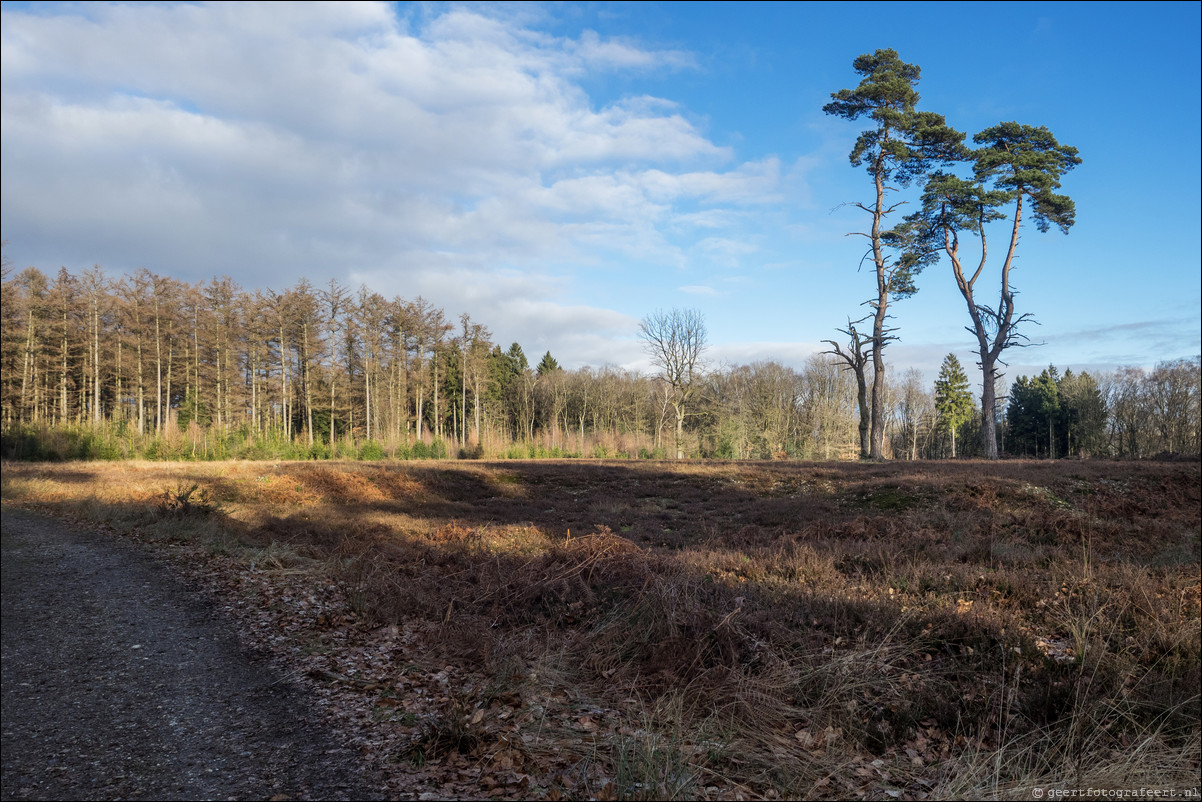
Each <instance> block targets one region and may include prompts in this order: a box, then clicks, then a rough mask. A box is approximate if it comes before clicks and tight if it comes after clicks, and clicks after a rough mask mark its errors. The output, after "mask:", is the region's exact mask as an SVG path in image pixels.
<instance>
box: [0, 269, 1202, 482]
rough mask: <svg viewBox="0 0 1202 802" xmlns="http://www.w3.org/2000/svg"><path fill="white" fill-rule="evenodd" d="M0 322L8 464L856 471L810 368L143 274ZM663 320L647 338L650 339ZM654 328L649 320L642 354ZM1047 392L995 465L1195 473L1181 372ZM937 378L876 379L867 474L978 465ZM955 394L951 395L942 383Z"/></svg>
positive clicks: (98, 281)
mask: <svg viewBox="0 0 1202 802" xmlns="http://www.w3.org/2000/svg"><path fill="white" fill-rule="evenodd" d="M0 301H2V302H0V360H2V362H0V364H2V367H3V370H2V373H3V380H2V382H0V421H2V422H3V430H4V438H5V445H4V454H5V456H9V457H13V456H17V457H20V456H26V457H31V456H33V457H36V456H60V457H67V456H82V457H87V456H100V457H111V458H120V457H135V456H136V457H151V458H205V457H207V458H225V457H248V458H254V457H259V458H267V457H271V458H281V457H285V458H286V457H294V458H295V457H299V458H309V457H316V458H325V457H382V456H397V457H440V456H465V457H473V456H489V457H498V456H501V457H535V456H564V457H566V456H599V457H672V456H678V455H679V456H687V457H710V458H719V459H748V458H752V459H771V458H778V459H779V458H793V459H846V458H855V457H856V456H857V454H858V453H859V445H860V432H859V430H858V409H859V402H858V396H862V388H858V387H857V382H856V379H855V376H854V374H853V372H851V371H848V370H846V369H845V367H846V365H845V364H844V363H843V361H842V360H840V359H839V358H838V357H837V356H833V355H828V354H816V355H814V356H813V357H811V358H810V359H809V360H808V361H807V362H806V363H805V364H804V366H802V367H801V368H800V369H794V368H792V367H788V366H785V365H782V364H779V363H777V362H771V361H766V362H756V363H754V364H751V365H734V366H722V367H718V368H714V369H705V366H704V365H703V364H701V363H700V362H697V363H696V364H694V365H692V366H691V367H689V366H678V367H679V368H680V369H681V370H685V369H686V368H687V369H688V370H691V371H692V373H691V374H690V375H689V377H688V388H687V395H681V394H680V391H683V390H684V389H685V388H684V386H683V384H680V383H679V382H678V384H677V385H674V384H673V382H672V376H671V375H670V374H669V372H668V371H666V370H662V369H661V370H660V372H659V373H658V374H657V375H646V374H642V373H639V372H636V371H631V370H626V369H623V368H619V367H615V366H611V365H607V366H601V367H582V368H579V369H575V370H565V369H563V368H562V367H561V366H560V365H559V364H558V362H557V360H556V359H555V358H554V356H553V355H552V354H551V353H550V352H547V353H545V354H544V355H543V356H542V357H541V359H540V360H539V361H538V362H537V363H533V364H532V363H531V361H530V360H529V359H528V358H527V356H526V354H525V352H524V351H523V349H522V348H521V346H520V345H519V344H518V343H513V344H511V345H510V346H509V347H508V348H502V346H501V345H500V344H498V343H496V342H494V341H493V338H492V335H491V332H490V331H489V330H488V328H487V327H486V326H484V325H483V324H481V323H479V322H477V321H474V320H472V319H471V318H470V317H469V316H468V315H460V316H459V317H458V318H452V317H450V316H448V315H447V313H446V312H444V311H443V310H442V309H439V308H437V307H435V306H434V305H432V304H430V303H429V302H428V301H426V300H424V299H422V298H417V299H412V300H408V299H404V298H400V297H396V298H391V299H388V298H384V297H383V296H381V295H379V294H378V293H374V292H372V291H371V290H370V289H369V288H367V287H361V288H359V289H358V290H357V291H354V292H352V291H351V290H349V289H348V288H346V287H343V286H342V285H340V284H339V283H338V282H336V281H332V282H330V283H329V284H328V285H326V286H324V287H320V288H318V287H315V286H313V285H312V284H311V283H310V282H308V281H306V280H303V279H302V280H300V281H298V282H296V283H295V284H294V285H293V286H291V287H289V288H286V289H283V290H270V289H269V290H245V289H243V288H241V287H239V286H238V285H237V284H236V283H235V282H234V281H233V280H232V279H230V278H228V277H218V278H213V279H212V280H209V281H206V282H201V283H198V284H189V283H187V282H183V281H179V280H176V279H173V278H170V277H167V276H162V275H158V274H155V273H153V272H151V271H149V270H146V269H142V270H138V271H136V272H135V273H133V274H131V275H124V276H120V277H116V278H110V277H109V276H108V275H107V274H106V273H105V272H104V271H103V270H102V269H100V268H99V267H92V268H91V269H88V270H85V271H83V272H82V273H81V274H79V275H75V274H72V273H71V272H70V271H68V270H66V269H65V268H64V269H60V270H59V271H58V273H57V274H55V275H53V276H47V275H46V274H44V273H42V272H41V271H40V270H38V269H36V268H32V267H30V268H27V269H25V270H23V271H20V272H16V271H14V270H13V269H12V268H11V266H7V265H6V266H5V272H4V276H3V284H2V295H0ZM671 314H675V310H673V313H671ZM670 317H671V315H670V314H669V313H663V315H661V316H660V317H659V318H658V322H659V324H661V330H662V324H663V323H664V321H665V320H667V319H669V318H670ZM686 319H688V320H690V321H691V322H692V323H693V324H694V325H696V324H699V323H700V324H702V325H703V322H702V321H700V319H699V316H697V315H696V314H695V313H693V317H691V318H688V317H687V316H686ZM656 323H657V317H656V316H655V315H652V316H649V317H648V318H647V320H645V321H644V327H643V330H644V333H645V334H646V333H647V332H649V331H652V332H653V331H654V330H655V326H656ZM700 336H701V340H702V341H701V342H696V343H693V345H695V346H701V345H703V344H704V343H703V339H704V329H702V330H701V331H700ZM687 344H688V343H687V342H686V345H687ZM699 354H700V348H699V347H698V348H697V350H696V352H695V353H694V357H696V356H697V355H699ZM657 364H658V363H657ZM945 367H946V366H945ZM1050 371H1051V372H1048V371H1045V374H1047V375H1046V376H1041V377H1036V378H1034V379H1027V378H1026V377H1020V378H1019V380H1017V381H1016V382H1015V384H1014V386H1013V387H1012V389H1011V392H1010V404H1009V407H1008V408H1007V409H1005V410H1003V412H1002V413H1001V415H1000V418H1001V419H1002V425H1003V440H1002V441H1003V443H1004V446H1005V452H1006V453H1010V454H1015V455H1025V456H1038V457H1043V456H1055V457H1062V456H1070V455H1072V456H1082V455H1085V456H1107V455H1112V456H1127V457H1146V456H1152V455H1156V454H1160V453H1175V454H1178V453H1193V454H1196V453H1198V452H1199V444H1198V432H1199V425H1198V397H1199V390H1198V377H1199V365H1198V360H1197V359H1195V360H1192V361H1189V360H1184V361H1178V362H1173V363H1166V364H1164V365H1160V366H1158V367H1157V368H1156V369H1155V370H1153V371H1151V372H1150V373H1144V372H1143V371H1141V370H1140V369H1138V368H1124V369H1122V370H1120V371H1117V372H1116V373H1114V374H1112V375H1107V376H1103V377H1099V378H1098V379H1094V378H1093V377H1090V376H1089V375H1088V374H1084V373H1083V374H1080V375H1077V374H1073V373H1072V372H1071V371H1068V372H1066V373H1065V374H1064V375H1063V376H1060V375H1059V374H1058V373H1056V372H1055V370H1054V369H1050ZM682 375H683V374H682ZM678 378H679V377H678ZM946 378H947V377H945V376H944V375H943V373H942V372H941V375H940V379H939V381H937V382H936V384H935V386H934V387H931V386H925V385H924V382H923V379H922V376H921V374H920V373H919V372H918V371H916V370H909V371H905V372H903V373H901V374H900V375H894V374H892V373H890V374H889V375H888V376H886V377H885V380H884V381H883V382H882V386H883V387H884V388H885V390H884V394H883V401H884V407H885V409H886V410H887V414H886V415H884V417H883V421H884V426H885V438H886V445H885V450H886V454H887V455H888V456H892V457H894V458H902V459H915V458H935V457H944V456H953V455H956V454H959V455H982V454H983V453H984V452H983V448H982V446H981V445H980V443H981V439H980V436H979V431H976V430H974V428H973V421H979V420H980V416H979V415H973V416H970V419H969V420H967V421H966V420H965V419H964V409H963V404H962V403H961V405H960V407H958V408H956V409H958V412H955V411H950V410H951V408H950V407H948V408H945V407H946V406H947V405H946V404H945V403H944V401H945V400H946V399H945V398H944V396H946V394H947V391H948V389H947V388H948V385H947V382H946V381H945V379H946ZM682 381H683V380H682ZM958 381H959V383H960V384H962V385H964V387H966V386H967V380H966V378H964V377H963V372H962V370H961V372H960V377H959V379H958ZM940 388H942V389H940ZM1053 388H1054V392H1053ZM962 392H963V393H965V394H966V393H967V390H966V389H962ZM969 398H970V401H971V396H969ZM1050 398H1054V399H1055V400H1054V402H1053V401H1049V399H1050ZM953 406H954V405H953ZM1053 406H1055V410H1056V411H1055V412H1054V413H1053V412H1051V411H1050V410H1051V409H1052V407H1053ZM957 416H958V417H957ZM976 425H977V428H978V429H979V424H976ZM1049 431H1050V432H1051V434H1050V435H1049V434H1048V433H1049ZM953 443H955V445H953Z"/></svg>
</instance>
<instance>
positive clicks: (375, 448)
mask: <svg viewBox="0 0 1202 802" xmlns="http://www.w3.org/2000/svg"><path fill="white" fill-rule="evenodd" d="M359 459H361V460H380V459H384V447H383V446H381V445H380V444H379V443H377V442H376V441H375V440H368V441H367V442H366V443H364V444H363V445H362V446H360V447H359Z"/></svg>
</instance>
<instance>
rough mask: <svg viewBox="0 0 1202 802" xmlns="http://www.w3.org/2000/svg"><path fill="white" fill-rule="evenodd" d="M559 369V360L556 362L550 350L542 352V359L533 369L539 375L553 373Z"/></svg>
mask: <svg viewBox="0 0 1202 802" xmlns="http://www.w3.org/2000/svg"><path fill="white" fill-rule="evenodd" d="M559 369H560V367H559V362H557V361H556V359H555V357H553V356H551V352H550V351H548V352H547V353H545V354H543V358H542V361H540V362H539V363H538V367H537V368H535V369H534V372H535V373H537V374H538V375H539V376H546V375H547V374H548V373H554V372H555V371H557V370H559Z"/></svg>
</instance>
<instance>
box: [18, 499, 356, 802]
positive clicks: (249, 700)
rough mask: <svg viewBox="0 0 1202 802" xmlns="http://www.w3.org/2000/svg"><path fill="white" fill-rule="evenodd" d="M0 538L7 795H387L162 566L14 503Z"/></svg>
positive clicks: (106, 539) (290, 691)
mask: <svg viewBox="0 0 1202 802" xmlns="http://www.w3.org/2000/svg"><path fill="white" fill-rule="evenodd" d="M0 535H2V537H0V541H2V546H3V554H2V557H3V570H2V573H3V592H2V594H0V596H2V612H3V622H2V626H3V629H2V638H0V644H2V650H0V651H2V658H3V659H2V663H0V665H2V667H3V683H2V689H3V708H2V713H3V724H2V730H3V737H2V740H0V749H2V751H3V759H2V761H0V769H2V770H0V798H3V799H272V798H275V799H372V798H380V795H379V792H378V791H373V790H372V787H371V783H370V781H369V780H368V778H366V777H364V776H363V775H362V773H361V772H360V769H359V768H358V766H357V765H356V761H355V756H354V755H352V754H350V753H349V752H348V751H347V750H345V749H342V748H339V746H338V745H337V744H335V743H334V742H333V741H332V740H331V738H330V736H329V735H328V734H327V731H326V730H325V728H324V726H323V725H322V724H321V722H320V721H319V720H318V718H317V716H316V715H315V714H314V713H313V712H312V711H311V710H310V709H309V708H308V706H307V704H306V701H305V699H304V697H303V696H302V695H301V694H300V692H299V691H298V690H297V689H295V688H294V687H292V686H291V685H290V684H289V683H288V682H287V681H286V680H285V679H283V678H281V676H280V675H279V674H278V672H276V671H274V670H273V669H272V667H271V666H270V665H268V664H266V663H264V662H256V661H255V660H254V659H253V657H251V656H249V655H247V654H246V653H245V652H244V651H243V650H242V649H241V648H240V647H239V644H238V640H237V637H236V635H235V633H234V630H233V628H232V626H231V625H229V624H228V623H226V622H225V621H223V620H222V619H220V618H219V617H218V616H217V614H216V613H215V612H214V611H213V610H212V609H211V607H210V606H209V605H208V604H207V603H206V602H205V601H203V600H202V599H201V598H200V597H199V596H198V595H197V594H196V593H194V592H192V591H190V590H189V589H188V588H187V587H185V586H184V585H182V584H181V583H180V582H179V580H177V579H175V578H174V577H173V576H172V575H171V573H170V572H169V571H168V570H167V569H166V568H165V567H163V566H162V565H161V564H160V563H158V562H156V561H155V560H154V558H153V557H151V556H149V555H148V554H146V553H145V552H143V551H140V550H139V549H138V548H137V547H135V546H132V545H130V544H124V543H121V542H119V541H117V540H116V539H114V538H110V537H107V536H105V535H102V534H97V533H89V532H86V531H79V530H76V529H75V528H74V527H72V526H71V525H69V524H66V523H63V522H61V521H56V520H54V519H51V518H45V517H42V516H38V515H35V514H33V513H30V512H25V511H21V510H15V509H10V508H7V507H6V508H5V509H4V512H3V518H2V520H0Z"/></svg>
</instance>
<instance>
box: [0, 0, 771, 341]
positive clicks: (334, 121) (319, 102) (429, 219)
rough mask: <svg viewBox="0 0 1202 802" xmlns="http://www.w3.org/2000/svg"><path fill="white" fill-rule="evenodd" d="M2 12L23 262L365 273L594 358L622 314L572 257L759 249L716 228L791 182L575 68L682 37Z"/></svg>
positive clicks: (648, 258) (287, 10) (245, 272)
mask: <svg viewBox="0 0 1202 802" xmlns="http://www.w3.org/2000/svg"><path fill="white" fill-rule="evenodd" d="M0 13H2V14H3V56H2V58H3V75H2V77H0V82H2V83H0V110H2V112H3V114H2V122H0V125H2V131H3V142H2V154H0V158H2V161H3V170H2V175H0V182H2V187H3V209H2V214H3V226H4V232H5V236H6V238H8V239H9V240H10V247H9V254H10V255H12V256H13V257H14V258H16V259H17V260H18V261H21V262H22V263H38V262H44V263H45V264H43V265H42V266H43V267H48V268H51V269H52V268H53V266H56V265H58V264H68V265H72V264H76V265H90V264H91V263H92V262H97V261H98V262H101V263H102V264H105V265H106V266H107V267H109V268H110V269H113V270H115V271H124V270H130V269H133V268H135V267H138V266H141V265H146V266H149V267H151V269H154V270H156V271H158V272H163V273H168V274H171V275H176V276H178V277H180V278H184V279H187V280H190V281H199V280H203V279H206V278H209V277H211V276H213V275H219V274H229V275H232V276H234V278H235V279H237V280H238V281H239V282H240V283H241V284H243V285H244V286H247V287H256V286H269V287H273V288H280V287H282V286H286V285H288V284H290V283H292V282H294V281H295V280H296V279H298V278H299V277H301V276H307V277H309V278H310V279H311V280H314V281H315V282H317V283H321V282H322V281H324V279H325V278H326V277H329V276H337V277H340V278H342V279H343V280H351V281H358V280H362V281H365V282H367V283H368V284H369V286H371V288H372V289H374V290H377V291H380V292H382V293H385V294H394V293H395V294H402V295H404V296H405V297H413V296H415V295H417V294H419V293H425V294H426V295H427V296H429V297H430V298H431V299H432V300H435V301H436V302H438V303H441V304H443V305H445V307H446V309H447V311H448V313H450V314H456V313H457V312H458V311H459V310H468V311H470V312H471V313H472V315H473V317H476V318H477V319H479V320H481V321H483V322H486V323H488V324H489V325H492V326H493V327H494V328H495V329H496V330H498V333H499V332H500V331H501V330H512V331H514V332H515V333H514V334H513V335H511V336H513V337H515V338H516V337H519V336H522V337H528V338H530V339H531V340H532V341H541V340H542V339H548V338H551V337H552V336H554V337H556V338H558V339H557V340H556V342H574V343H575V345H574V346H573V347H576V348H578V353H579V354H581V355H582V356H581V357H580V359H584V360H586V361H591V360H592V359H593V357H594V356H600V355H602V354H604V353H606V351H607V349H608V350H612V348H613V345H612V340H610V339H605V340H603V338H609V337H611V336H613V335H614V332H616V331H621V332H625V335H620V336H619V341H621V338H622V337H623V336H626V337H629V336H631V334H630V333H631V331H633V329H632V325H633V324H632V323H631V321H630V320H629V319H628V318H627V317H626V316H625V315H623V314H620V313H618V312H612V311H608V310H605V309H600V308H595V307H591V306H581V305H579V304H577V303H573V302H571V301H570V300H567V298H568V284H569V280H570V279H571V277H572V276H573V275H577V274H578V271H580V270H582V269H585V268H589V267H591V266H599V267H601V268H603V269H604V270H617V269H618V268H617V267H615V266H627V265H653V266H656V267H659V266H666V267H668V268H676V269H681V268H684V267H685V266H686V265H687V264H688V262H689V259H690V258H691V256H692V255H700V256H701V257H703V258H706V259H710V260H719V261H723V262H728V263H733V262H736V261H737V260H738V257H739V256H740V255H743V254H746V253H749V252H751V250H753V247H752V246H750V245H748V244H747V243H746V242H745V241H743V240H740V239H739V237H738V235H737V234H735V233H732V232H729V231H728V229H730V228H732V227H735V226H737V225H739V224H740V223H742V222H743V221H744V220H745V218H744V217H742V216H741V214H742V213H741V211H740V210H741V209H743V208H744V207H748V208H749V207H755V206H762V205H763V204H764V203H765V202H775V201H776V200H779V198H780V197H781V194H780V184H781V182H782V177H781V172H782V171H781V166H780V164H779V162H778V161H777V160H776V159H773V158H768V159H764V160H761V161H756V162H748V163H738V162H736V161H735V160H734V155H735V154H734V153H733V151H732V150H731V149H729V148H726V147H721V146H718V145H716V144H714V143H713V142H711V141H710V140H709V139H708V138H707V137H706V136H705V135H704V134H703V133H702V132H701V131H699V130H698V129H697V128H696V127H695V126H694V125H693V124H692V123H691V122H689V120H688V119H687V118H686V116H685V114H684V113H683V112H682V110H681V109H680V108H679V107H678V106H677V105H676V104H675V103H674V102H672V101H671V100H669V99H664V98H657V97H651V96H645V95H635V96H631V97H627V98H623V99H621V100H619V101H617V102H614V103H611V104H609V105H603V106H600V107H597V106H595V104H594V103H593V102H592V100H591V98H590V97H589V96H588V95H587V94H586V93H585V92H584V90H583V89H582V88H581V86H580V84H579V83H578V80H579V78H580V76H583V75H588V74H591V73H593V72H595V71H598V70H606V71H613V70H628V71H635V72H636V73H653V72H656V71H675V70H687V69H691V68H692V67H693V66H694V63H693V58H692V56H691V55H690V54H688V53H684V52H681V51H676V50H657V49H654V48H647V47H643V46H641V45H639V44H638V43H637V42H633V41H630V40H623V39H607V38H605V37H602V36H600V35H598V34H596V33H594V32H592V31H585V32H584V33H582V34H581V35H580V36H579V37H578V38H576V39H571V38H564V37H554V36H550V35H547V34H545V33H541V32H538V31H536V30H532V29H529V28H526V27H523V25H522V22H521V20H520V19H518V18H515V17H514V15H509V16H508V17H506V16H503V15H492V16H490V15H489V14H487V13H485V9H483V8H481V9H477V8H473V7H467V8H452V9H451V10H449V11H446V12H444V13H437V14H434V15H433V16H430V17H428V18H426V17H422V16H421V15H422V14H424V13H426V9H424V8H422V9H419V10H418V11H411V12H409V13H410V16H409V17H407V18H404V19H399V18H397V17H396V16H395V13H394V10H393V8H392V7H391V6H389V5H387V4H377V3H354V4H351V3H346V2H339V3H338V4H337V5H336V6H335V5H333V4H319V3H306V4H274V3H272V4H254V3H239V4H217V5H183V4H181V5H117V4H113V5H108V4H90V5H85V6H60V7H51V8H49V9H47V10H43V12H39V13H33V12H30V11H27V10H25V9H21V8H10V7H5V8H4V9H3V11H2V12H0ZM520 16H521V15H518V17H520ZM698 229H711V230H716V229H723V230H724V231H723V233H724V236H722V237H716V236H715V237H710V238H708V239H703V240H702V241H700V242H697V241H695V240H694V239H693V232H695V231H697V230H698ZM573 337H575V338H576V340H573V339H572V338H573ZM548 341H549V340H548ZM603 341H604V342H608V343H610V345H608V346H603V345H602V342H603ZM635 350H636V351H637V348H636V349H635ZM565 359H566V361H570V358H567V357H566V355H565ZM577 361H579V360H577ZM602 361H613V360H612V359H609V360H597V364H600V363H601V362H602Z"/></svg>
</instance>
